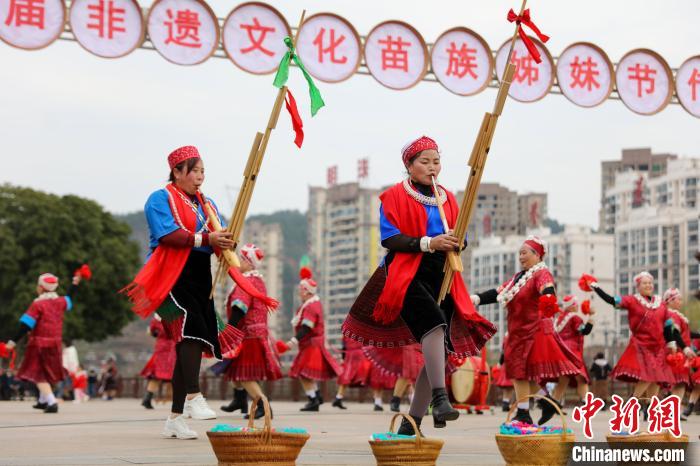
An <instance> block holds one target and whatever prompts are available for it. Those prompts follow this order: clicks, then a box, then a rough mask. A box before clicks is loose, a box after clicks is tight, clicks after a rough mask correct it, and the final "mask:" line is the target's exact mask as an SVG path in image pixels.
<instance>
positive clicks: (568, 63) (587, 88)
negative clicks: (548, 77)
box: [557, 42, 613, 107]
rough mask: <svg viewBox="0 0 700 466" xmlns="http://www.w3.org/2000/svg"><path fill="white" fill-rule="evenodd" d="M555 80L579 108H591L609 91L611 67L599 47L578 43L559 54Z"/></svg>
mask: <svg viewBox="0 0 700 466" xmlns="http://www.w3.org/2000/svg"><path fill="white" fill-rule="evenodd" d="M557 81H558V82H559V89H560V90H561V92H562V94H564V96H566V98H567V99H569V100H570V101H572V102H573V103H575V104H576V105H580V106H581V107H595V106H596V105H600V104H602V103H603V102H605V100H606V99H607V98H608V97H609V96H610V93H611V92H612V90H613V66H612V63H611V62H610V59H609V58H608V56H607V55H606V53H605V52H604V51H603V50H601V49H600V48H599V47H597V46H595V45H593V44H588V43H584V42H578V43H575V44H572V45H570V46H568V47H567V48H566V49H565V50H564V51H563V52H562V53H561V55H559V59H558V60H557Z"/></svg>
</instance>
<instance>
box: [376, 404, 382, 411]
mask: <svg viewBox="0 0 700 466" xmlns="http://www.w3.org/2000/svg"><path fill="white" fill-rule="evenodd" d="M374 410H375V411H384V407H383V406H381V405H378V404H375V405H374Z"/></svg>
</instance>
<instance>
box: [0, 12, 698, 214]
mask: <svg viewBox="0 0 700 466" xmlns="http://www.w3.org/2000/svg"><path fill="white" fill-rule="evenodd" d="M140 3H141V5H142V6H146V5H147V4H149V3H150V2H147V1H140ZM239 3H241V2H231V1H223V0H210V1H209V4H210V5H211V6H212V8H213V9H214V11H215V12H216V13H217V15H218V16H225V15H226V14H227V13H228V12H229V11H230V9H232V8H233V6H235V5H237V4H239ZM269 3H270V4H272V5H274V6H275V7H277V8H278V9H279V10H280V11H281V12H282V13H283V14H284V15H285V16H286V18H287V20H288V22H289V23H290V24H291V25H296V22H297V21H298V17H299V15H300V13H301V8H306V9H307V14H313V13H318V12H324V11H328V12H333V13H337V14H340V15H342V16H344V17H345V18H346V19H348V20H349V21H350V22H351V23H353V25H354V26H355V27H356V29H357V30H358V31H359V33H360V34H361V35H366V34H367V33H368V32H369V30H370V29H371V28H372V27H373V26H374V25H375V24H377V23H379V22H381V21H383V20H388V19H400V20H403V21H406V22H408V23H410V24H412V25H413V26H414V27H416V28H417V29H418V30H419V31H420V32H421V33H422V34H423V36H424V37H425V39H426V40H427V41H428V42H432V41H434V40H435V39H436V38H437V36H438V35H439V34H440V33H441V32H443V31H445V30H447V29H449V28H451V27H454V26H458V25H462V26H467V27H469V28H471V29H473V30H475V31H477V32H478V33H480V34H481V35H482V36H483V37H484V38H485V39H486V41H487V42H488V43H489V45H490V46H491V48H492V49H495V48H496V47H498V46H499V45H500V44H501V43H502V42H503V41H504V40H506V39H507V38H508V37H509V36H510V35H511V34H512V31H513V29H512V26H511V25H510V24H509V23H507V22H506V20H505V18H504V17H505V13H506V11H507V10H508V8H511V7H513V8H516V9H517V8H518V7H519V5H520V2H517V1H515V0H512V1H501V0H498V1H495V0H480V1H437V0H434V1H431V2H426V1H420V2H418V1H406V0H402V1H398V0H391V1H388V0H383V1H375V2H366V1H356V0H355V1H349V0H342V1H341V0H306V1H286V2H279V1H271V2H269ZM530 7H531V8H532V11H533V16H534V19H535V20H536V22H537V23H538V25H539V26H540V28H541V29H542V31H543V32H546V33H547V34H549V35H551V37H552V39H551V40H550V42H549V43H548V48H549V50H550V51H551V52H552V54H553V55H555V56H557V55H558V54H559V53H560V52H561V51H562V50H563V49H564V48H565V47H566V46H567V45H569V44H570V43H572V42H576V41H589V42H593V43H595V44H597V45H599V46H601V47H602V48H603V49H604V50H605V51H606V52H607V53H608V55H609V56H610V58H611V59H612V60H613V62H617V61H618V60H619V59H620V58H621V57H622V55H624V54H625V53H626V52H627V51H629V50H631V49H634V48H639V47H648V48H652V49H654V50H656V51H657V52H659V53H660V54H661V55H662V56H663V57H664V58H666V60H667V61H668V62H669V64H670V65H671V67H673V68H677V67H678V66H679V65H680V64H681V63H682V62H683V61H684V60H685V59H687V58H689V57H691V56H693V55H697V54H698V53H700V45H699V44H700V29H699V28H698V23H697V18H699V17H700V2H697V1H696V0H682V1H681V0H678V1H671V2H661V1H655V2H651V1H639V0H637V1H632V0H627V1H621V0H618V1H614V2H612V1H609V0H608V1H601V0H595V1H587V2H571V1H562V0H557V1H554V0H533V1H531V2H530ZM0 64H1V66H0V140H1V141H2V150H3V155H2V161H3V164H2V166H3V170H2V171H1V172H0V182H10V183H12V184H17V185H23V186H30V187H33V188H37V189H41V190H44V191H48V192H52V193H57V194H66V193H74V194H78V195H81V196H85V197H89V198H93V199H95V200H97V201H98V202H100V203H101V204H103V205H104V206H105V207H106V208H107V209H108V210H110V211H113V212H117V213H122V212H128V211H133V210H137V209H140V208H141V207H142V206H143V203H144V201H145V199H146V197H147V196H148V194H149V193H150V192H151V191H153V190H154V189H157V188H159V187H161V186H162V185H163V182H164V180H165V178H166V176H167V171H168V170H167V164H166V160H165V159H166V156H167V154H168V153H169V152H170V151H171V150H172V149H174V148H176V147H178V146H180V145H185V144H193V145H196V146H198V147H199V149H200V151H201V152H202V154H203V157H204V161H205V165H206V170H207V180H206V183H205V185H204V192H205V193H207V194H208V195H210V196H212V197H213V198H214V199H215V200H217V201H218V203H219V204H220V205H222V206H224V207H227V209H226V210H228V209H229V208H230V207H231V205H232V202H233V199H235V195H236V190H237V187H238V186H239V185H240V182H241V179H242V170H243V164H244V162H245V158H246V157H247V154H248V150H249V147H250V144H251V142H252V138H253V136H254V134H255V132H256V131H258V130H260V131H262V130H263V129H264V126H265V124H266V122H267V117H268V115H269V111H270V107H271V105H272V102H273V100H274V97H275V89H274V88H273V87H272V85H271V81H272V76H254V75H251V74H247V73H245V72H243V71H242V70H240V69H238V68H237V67H236V66H235V65H233V63H231V62H230V61H228V60H222V59H215V58H212V59H209V60H208V61H207V62H205V63H203V64H201V65H197V66H192V67H182V66H177V65H173V64H171V63H169V62H167V61H166V60H165V59H163V58H162V57H161V56H160V55H159V54H158V53H156V52H154V51H149V50H136V51H135V52H133V53H132V54H131V55H128V56H127V57H124V58H120V59H115V60H107V59H102V58H98V57H96V56H94V55H91V54H90V53H88V52H87V51H85V50H84V49H82V48H81V47H80V46H79V45H78V44H77V43H75V42H67V41H57V42H55V43H54V44H53V45H51V46H50V47H48V48H46V49H44V50H41V51H35V52H29V51H23V50H18V49H15V48H13V47H10V46H8V45H6V44H4V43H2V42H0ZM291 74H292V78H291V80H290V86H291V87H292V89H294V90H295V91H296V92H295V95H296V96H297V100H298V101H299V105H300V109H301V111H302V112H303V116H304V118H305V127H304V128H305V131H306V140H305V143H304V147H303V149H302V150H298V149H297V148H296V146H294V145H293V143H292V140H293V134H292V132H291V125H290V123H289V118H288V117H287V116H286V114H283V115H282V117H281V118H280V124H279V125H278V128H277V130H276V131H275V132H274V133H273V137H272V138H271V141H270V144H269V147H268V151H267V156H266V159H265V162H264V164H263V167H262V173H261V177H260V179H259V183H258V186H257V188H256V191H255V195H254V197H253V200H252V205H251V212H252V213H262V212H271V211H273V210H277V209H282V208H297V209H302V210H306V203H307V190H308V186H309V185H323V184H325V174H326V168H327V167H328V166H331V165H336V164H337V165H338V166H339V181H340V182H344V181H352V180H354V179H355V176H356V163H357V162H356V161H357V159H358V158H361V157H369V158H370V170H371V178H370V180H369V183H368V184H369V185H371V186H381V185H384V184H388V183H392V182H395V181H399V180H400V179H401V173H402V166H401V162H400V155H399V151H400V148H401V146H402V145H403V144H404V143H405V142H406V141H407V140H408V139H410V138H412V137H414V136H418V135H420V134H427V135H431V136H433V137H434V138H435V139H437V141H438V142H439V144H440V146H441V149H442V153H443V166H444V172H443V175H442V176H441V181H442V183H443V184H445V185H446V186H448V187H449V188H451V189H453V190H455V191H456V190H459V189H463V188H464V183H465V180H466V173H467V166H466V161H467V158H468V154H469V151H470V150H471V146H472V143H473V140H474V135H475V132H476V131H477V129H478V125H479V123H480V121H481V118H482V116H483V113H484V112H485V111H488V110H490V109H491V107H492V105H493V100H494V97H495V92H496V91H495V90H494V89H487V90H486V91H484V92H482V93H481V94H479V95H477V96H475V97H458V96H456V95H454V94H452V93H450V92H448V91H447V90H445V89H444V88H443V87H442V86H441V85H440V84H437V83H432V82H422V83H420V84H419V85H418V86H416V87H415V88H413V89H411V90H408V91H392V90H389V89H387V88H384V87H383V86H381V85H380V84H379V83H377V82H376V81H375V80H374V79H373V78H372V77H370V76H366V75H356V76H354V77H352V78H351V79H349V80H348V81H345V82H343V83H340V84H323V83H319V86H320V88H321V92H322V93H323V96H324V99H325V100H326V103H327V106H326V108H324V109H322V110H321V111H320V112H319V114H318V115H317V116H316V117H315V118H314V119H313V120H312V119H311V118H309V116H308V113H307V112H308V94H307V93H306V86H305V83H303V82H302V81H301V78H300V77H299V73H298V70H296V69H292V73H291ZM699 143H700V120H698V119H696V118H693V117H692V116H690V115H689V114H688V113H686V112H685V110H683V109H682V108H681V107H680V106H679V105H671V106H669V107H667V108H666V109H665V110H664V111H663V112H661V113H660V114H657V115H655V116H652V117H643V116H638V115H636V114H633V113H632V112H631V111H630V110H628V109H627V108H626V107H625V106H624V105H623V104H622V103H621V102H619V101H607V102H605V103H604V104H602V105H601V106H600V107H597V108H594V109H583V108H579V107H576V106H575V105H573V104H572V103H570V102H569V101H568V100H567V99H566V98H564V97H563V96H559V95H548V96H547V97H546V98H545V99H543V100H542V101H540V102H537V103H533V104H521V103H518V102H516V101H513V100H509V101H508V103H507V105H506V109H505V112H504V115H503V116H502V117H501V120H500V122H499V126H498V129H497V131H496V136H495V141H494V144H493V146H492V150H491V155H490V157H489V160H488V163H487V168H486V172H485V175H484V181H493V182H499V183H502V184H504V185H506V186H508V187H510V188H512V189H516V190H518V191H546V192H548V193H549V213H550V216H552V217H554V218H556V219H558V220H560V221H563V222H567V223H584V224H589V225H591V226H597V210H598V205H599V192H600V184H599V183H600V161H601V160H605V159H613V158H618V157H619V155H620V149H621V148H630V147H651V148H652V149H653V150H654V151H657V152H671V153H677V154H679V155H681V156H700V144H699Z"/></svg>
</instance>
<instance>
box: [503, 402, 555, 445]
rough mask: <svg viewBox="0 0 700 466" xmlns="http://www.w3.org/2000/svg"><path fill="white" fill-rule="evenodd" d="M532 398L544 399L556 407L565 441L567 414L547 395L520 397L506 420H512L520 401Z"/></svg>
mask: <svg viewBox="0 0 700 466" xmlns="http://www.w3.org/2000/svg"><path fill="white" fill-rule="evenodd" d="M530 398H536V399H540V400H544V401H546V402H547V403H549V404H550V405H552V406H554V409H555V410H556V411H557V414H559V417H560V418H561V427H562V431H561V438H562V441H564V438H565V437H566V416H564V413H562V412H561V409H560V408H559V406H558V405H557V404H556V403H555V402H553V401H552V400H550V399H549V398H547V397H546V396H542V395H537V394H535V395H527V396H524V397H522V398H520V399H519V400H518V401H516V402H515V403H513V406H511V407H510V411H508V416H506V422H510V418H511V416H512V415H513V412H514V411H515V408H517V407H518V403H520V402H522V401H527V400H528V399H530Z"/></svg>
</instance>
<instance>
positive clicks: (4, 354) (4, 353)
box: [0, 341, 10, 358]
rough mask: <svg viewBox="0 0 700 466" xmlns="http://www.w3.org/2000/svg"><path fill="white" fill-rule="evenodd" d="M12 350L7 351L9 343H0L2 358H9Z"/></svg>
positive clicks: (0, 356) (0, 355)
mask: <svg viewBox="0 0 700 466" xmlns="http://www.w3.org/2000/svg"><path fill="white" fill-rule="evenodd" d="M9 357H10V350H9V349H7V343H5V342H4V341H0V358H9Z"/></svg>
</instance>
